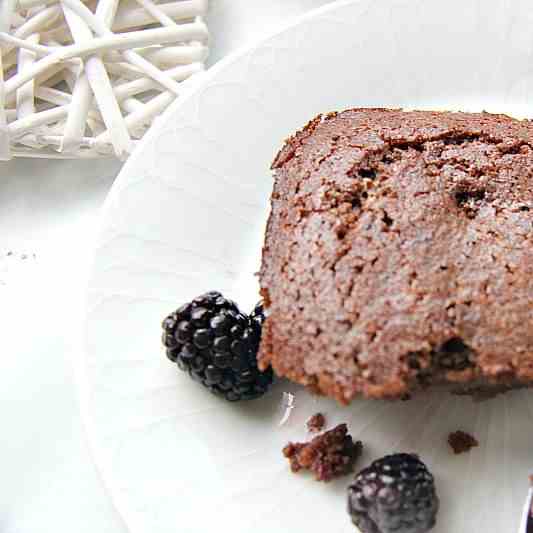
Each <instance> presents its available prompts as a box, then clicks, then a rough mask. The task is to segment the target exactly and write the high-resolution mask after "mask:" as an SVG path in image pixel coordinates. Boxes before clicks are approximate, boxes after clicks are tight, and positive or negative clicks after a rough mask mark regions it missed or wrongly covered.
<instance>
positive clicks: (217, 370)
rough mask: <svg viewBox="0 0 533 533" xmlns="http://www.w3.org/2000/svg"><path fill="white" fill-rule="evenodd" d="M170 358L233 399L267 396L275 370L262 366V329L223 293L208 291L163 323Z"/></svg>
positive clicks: (226, 397)
mask: <svg viewBox="0 0 533 533" xmlns="http://www.w3.org/2000/svg"><path fill="white" fill-rule="evenodd" d="M162 327H163V344H164V346H165V347H166V351H167V357H168V358H169V359H170V360H171V361H172V362H174V363H176V364H177V365H178V367H179V368H180V369H181V370H183V371H184V372H188V373H189V375H190V376H191V378H192V379H194V380H195V381H198V382H199V383H201V384H202V385H204V386H205V387H207V388H208V389H209V390H210V391H211V392H212V393H213V394H216V395H217V396H221V397H223V398H225V399H226V400H228V401H232V402H233V401H238V400H252V399H254V398H258V397H259V396H262V395H263V394H264V393H265V392H266V391H267V389H268V387H269V385H270V384H271V383H272V370H271V369H270V368H269V369H267V370H266V371H265V372H260V371H259V369H258V368H257V359H256V357H257V350H258V348H259V341H260V339H261V325H260V322H258V321H257V320H253V319H251V318H250V317H248V316H246V315H245V314H243V313H241V312H240V311H239V309H238V307H237V305H236V304H235V302H232V301H231V300H227V299H226V298H224V297H223V296H222V294H220V293H219V292H216V291H212V292H208V293H205V294H203V295H201V296H199V297H197V298H195V299H194V300H193V301H192V302H190V303H188V304H185V305H183V306H182V307H180V308H179V309H178V310H177V311H175V312H174V313H171V314H170V315H169V316H168V317H167V318H165V320H163V324H162Z"/></svg>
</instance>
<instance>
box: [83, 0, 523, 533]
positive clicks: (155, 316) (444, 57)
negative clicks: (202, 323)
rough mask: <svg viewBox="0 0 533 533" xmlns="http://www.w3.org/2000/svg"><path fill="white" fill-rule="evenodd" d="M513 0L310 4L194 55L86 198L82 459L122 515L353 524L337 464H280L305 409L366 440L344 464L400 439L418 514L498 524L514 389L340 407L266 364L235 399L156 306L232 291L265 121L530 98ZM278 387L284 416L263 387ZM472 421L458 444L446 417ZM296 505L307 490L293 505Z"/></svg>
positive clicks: (272, 527) (517, 495)
mask: <svg viewBox="0 0 533 533" xmlns="http://www.w3.org/2000/svg"><path fill="white" fill-rule="evenodd" d="M532 22H533V9H532V8H531V4H530V1H529V0H513V1H512V2H511V1H509V0H494V1H491V2H486V1H485V0H471V1H469V2H464V1H463V0H448V1H446V2H443V1H442V0H423V1H422V0H420V1H417V0H361V1H347V2H346V1H344V2H340V3H336V4H333V5H332V6H330V7H327V8H326V9H322V10H319V11H317V12H314V13H312V14H311V15H309V16H306V17H304V18H302V19H301V20H299V21H298V22H297V23H296V24H292V25H290V26H288V27H286V28H284V29H283V30H281V31H280V32H278V33H277V34H276V35H274V36H272V37H270V38H268V39H267V40H265V41H263V42H261V43H260V44H258V45H256V46H254V47H252V48H251V49H247V50H246V51H243V52H241V53H240V54H237V55H235V56H233V57H231V58H229V59H227V60H225V61H223V62H222V63H221V64H218V65H217V66H216V67H215V68H213V69H212V70H211V71H210V72H209V73H208V74H206V77H205V79H204V83H203V84H202V86H201V87H199V88H198V89H197V90H195V91H194V92H192V93H191V94H189V95H188V96H187V97H186V98H184V99H182V100H180V102H179V103H177V104H176V105H174V106H172V107H171V109H169V111H168V112H167V113H166V114H165V116H164V117H163V118H162V119H161V120H160V121H159V123H158V125H157V126H155V127H154V128H153V129H152V131H151V133H150V134H149V135H148V136H147V138H146V139H145V140H144V141H143V144H142V146H141V147H140V149H139V150H137V152H136V153H135V154H134V155H133V156H132V158H131V159H130V160H129V162H128V163H127V164H126V166H125V167H124V170H123V172H122V173H121V175H120V177H119V179H118V180H117V182H116V184H115V186H114V189H113V191H112V192H111V194H110V196H109V198H108V201H107V203H106V206H105V210H104V215H103V223H102V228H101V232H100V237H99V241H98V242H99V244H98V247H97V250H96V257H95V263H94V268H93V272H92V277H91V280H90V285H89V292H88V298H87V312H86V322H85V325H84V355H83V357H82V358H81V361H80V365H79V370H80V372H79V375H80V378H81V379H80V385H81V392H82V394H81V397H82V409H83V413H84V417H85V420H86V423H87V427H88V432H89V436H90V439H91V444H92V448H93V450H94V453H95V458H96V461H97V463H98V465H99V467H100V469H101V471H102V474H103V477H104V480H105V482H106V485H107V487H108V488H109V490H110V492H111V495H112V497H113V500H114V502H115V504H116V506H117V508H118V509H119V511H120V512H121V514H122V516H123V517H124V518H125V521H126V523H127V524H128V526H129V527H130V528H131V530H132V531H133V532H134V533H167V532H168V533H170V532H176V531H179V532H184V533H185V532H191V533H192V532H198V533H200V532H202V533H205V532H211V531H213V532H214V531H231V532H232V533H248V532H251V531H253V532H255V533H263V532H264V533H267V532H268V533H271V532H278V531H306V532H319V531H328V532H332V533H337V532H338V533H341V532H346V533H348V532H350V531H353V527H352V526H351V524H350V522H349V520H348V517H347V515H346V512H345V503H344V492H345V487H346V484H347V481H348V480H347V479H343V480H340V481H338V482H335V483H332V484H329V485H322V484H318V483H315V482H314V481H312V480H311V479H310V478H309V477H307V476H305V475H298V476H293V475H290V474H289V473H288V470H287V465H286V463H285V461H284V460H283V458H282V457H281V453H280V449H281V447H282V445H283V444H284V443H285V442H286V441H287V440H289V439H297V438H302V437H305V433H304V422H305V420H306V419H307V417H308V416H310V415H311V414H313V413H314V412H316V411H317V410H321V411H323V412H325V413H326V415H327V417H328V421H329V423H330V424H331V425H332V424H334V423H335V422H340V421H346V422H348V424H349V426H350V429H351V431H352V434H354V435H355V436H357V437H358V438H361V439H362V440H363V441H364V443H365V446H366V448H365V455H364V457H363V459H362V460H361V463H360V464H361V465H363V464H367V463H368V462H369V461H370V460H371V459H373V458H375V457H377V456H380V455H382V454H385V453H388V452H391V451H394V450H398V451H399V450H402V451H415V452H418V453H419V454H420V455H421V456H422V457H423V458H424V459H425V460H426V461H427V462H428V464H429V465H430V467H431V468H432V470H433V471H434V473H435V475H436V479H437V483H438V490H439V493H440V496H441V502H442V505H441V513H440V519H439V524H438V526H437V528H436V529H435V531H436V532H437V533H450V532H453V533H471V532H475V531H480V532H481V531H482V532H484V533H499V532H513V531H516V529H517V527H518V523H519V520H520V514H521V508H522V504H523V501H524V499H525V496H526V492H527V490H526V489H527V475H528V473H529V470H530V468H532V467H533V455H532V454H531V442H532V440H533V428H532V423H533V418H532V413H533V396H532V394H531V393H530V392H515V393H512V394H508V395H506V396H503V397H500V398H497V399H495V400H491V401H488V402H486V403H482V404H476V403H473V402H472V401H471V400H469V399H463V398H455V397H451V396H447V395H445V394H432V395H429V396H426V397H424V398H419V399H416V400H414V401H411V402H403V403H383V402H371V401H356V402H354V403H353V405H352V406H350V407H348V408H341V407H339V406H337V405H336V404H334V403H333V402H331V401H328V400H325V399H318V398H314V397H312V396H311V395H309V394H308V393H307V392H306V391H304V390H302V389H301V388H299V387H297V386H295V385H291V384H288V383H286V382H281V383H278V384H277V386H276V387H275V388H274V390H273V392H272V393H271V394H270V395H269V396H267V397H265V398H263V399H261V400H258V401H256V402H253V403H248V404H246V405H229V404H226V403H224V402H221V401H220V400H218V399H216V398H214V397H211V396H210V395H208V394H205V393H204V391H203V390H202V389H201V388H199V387H198V386H197V385H196V384H195V383H193V382H190V381H189V380H188V378H187V377H186V376H185V375H183V374H182V373H179V372H178V371H177V370H176V369H175V367H174V366H172V365H171V364H170V363H168V362H167V361H166V359H165V357H164V355H163V352H162V350H161V349H160V345H159V342H160V341H159V337H160V321H161V319H162V317H163V316H164V315H165V314H166V313H167V312H169V311H170V310H172V309H174V308H175V307H177V305H178V304H180V303H181V302H183V301H186V300H188V299H189V298H191V297H193V296H195V295H197V294H199V293H201V292H202V291H204V290H208V289H213V288H216V289H219V290H222V291H223V292H225V293H226V294H227V295H228V296H230V297H232V298H234V299H236V300H237V301H239V302H240V303H241V304H242V306H243V308H244V309H246V310H249V309H250V308H251V307H252V305H253V303H254V302H255V301H256V300H257V283H256V280H255V278H254V275H253V274H254V272H255V271H257V269H258V265H259V257H260V248H261V241H262V233H263V230H264V225H265V221H266V217H267V213H268V198H269V193H270V189H271V179H270V177H269V171H268V168H269V164H270V161H271V160H272V158H273V156H274V154H275V152H276V150H277V149H278V148H279V146H280V144H281V142H282V140H283V139H284V138H285V137H286V136H287V135H288V134H290V133H292V132H293V131H294V130H295V129H296V128H298V127H300V126H302V125H303V124H304V123H305V122H307V121H308V120H309V119H310V118H311V117H313V116H314V115H315V114H317V113H319V112H325V111H329V110H337V109H343V108H347V107H353V106H383V107H397V106H404V107H408V108H440V109H464V110H481V109H487V110H491V111H507V112H511V113H514V114H516V115H522V116H527V115H528V114H531V113H530V111H531V108H530V106H529V105H528V100H529V98H530V97H531V95H532V94H533V68H532V65H533V63H532V51H533V37H532V35H533V34H532V32H531V27H532ZM287 391H291V392H292V393H293V394H294V395H295V398H294V401H295V406H294V408H293V409H292V411H291V413H290V417H289V419H288V421H287V422H286V423H285V424H283V425H281V426H280V425H279V422H280V420H281V419H282V416H283V406H282V395H283V392H287ZM458 428H461V429H464V430H468V431H471V432H472V433H473V434H474V435H475V436H476V437H477V438H478V440H479V441H480V446H479V448H477V449H475V450H474V451H472V452H471V453H470V454H466V455H463V456H458V457H454V456H452V455H451V453H450V451H449V449H448V447H447V444H446V436H447V433H448V432H449V431H452V430H455V429H458ZM311 510H313V511H312V512H311Z"/></svg>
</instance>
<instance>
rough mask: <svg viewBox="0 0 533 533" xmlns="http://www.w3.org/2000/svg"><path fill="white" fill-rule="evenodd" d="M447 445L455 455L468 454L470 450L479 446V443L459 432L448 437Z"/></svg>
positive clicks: (466, 434)
mask: <svg viewBox="0 0 533 533" xmlns="http://www.w3.org/2000/svg"><path fill="white" fill-rule="evenodd" d="M448 444H449V445H450V446H451V447H452V450H453V453H454V454H456V455H458V454H460V453H466V452H469V451H470V450H471V449H472V448H475V447H476V446H479V442H478V441H477V440H476V438H475V437H473V436H472V435H470V434H469V433H466V432H465V431H460V430H459V431H455V432H453V433H450V434H449V435H448Z"/></svg>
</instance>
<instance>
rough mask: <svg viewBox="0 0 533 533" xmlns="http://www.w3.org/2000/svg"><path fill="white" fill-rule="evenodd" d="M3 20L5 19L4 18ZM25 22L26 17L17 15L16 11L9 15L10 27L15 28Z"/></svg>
mask: <svg viewBox="0 0 533 533" xmlns="http://www.w3.org/2000/svg"><path fill="white" fill-rule="evenodd" d="M4 21H5V20H4ZM25 22H26V19H25V18H24V17H23V16H22V15H19V14H18V13H17V12H16V11H15V13H12V15H11V27H12V28H15V29H17V28H18V27H19V26H22V25H23V24H24V23H25ZM2 31H7V30H2Z"/></svg>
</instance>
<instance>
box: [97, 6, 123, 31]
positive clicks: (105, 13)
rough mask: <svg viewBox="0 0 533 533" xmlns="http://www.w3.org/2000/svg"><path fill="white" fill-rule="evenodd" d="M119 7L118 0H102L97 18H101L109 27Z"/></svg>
mask: <svg viewBox="0 0 533 533" xmlns="http://www.w3.org/2000/svg"><path fill="white" fill-rule="evenodd" d="M117 8H118V0H100V1H99V2H98V6H97V7H96V18H97V19H99V20H101V21H102V22H103V23H104V25H105V27H106V28H107V29H109V28H110V26H111V24H112V23H113V20H114V19H115V15H116V13H117Z"/></svg>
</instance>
